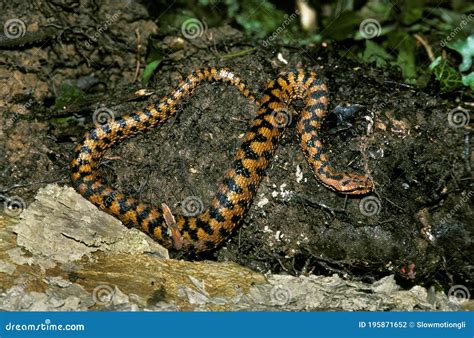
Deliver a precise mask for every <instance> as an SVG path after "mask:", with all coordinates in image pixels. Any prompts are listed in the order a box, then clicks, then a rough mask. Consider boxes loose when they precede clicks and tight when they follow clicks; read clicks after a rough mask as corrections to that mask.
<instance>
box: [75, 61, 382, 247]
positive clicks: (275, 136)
mask: <svg viewBox="0 0 474 338" xmlns="http://www.w3.org/2000/svg"><path fill="white" fill-rule="evenodd" d="M204 81H210V82H212V81H223V82H227V83H229V84H231V85H233V86H234V87H236V88H237V90H238V91H239V92H240V93H242V94H243V95H244V96H246V97H247V98H249V99H250V100H253V101H254V102H256V103H257V105H258V107H259V110H258V114H257V116H256V117H255V119H254V120H253V122H252V125H251V127H250V129H249V130H248V132H247V133H246V135H245V137H244V141H243V143H242V144H241V146H240V148H239V149H238V150H237V152H236V154H235V158H234V160H233V162H232V164H231V166H230V169H229V170H228V171H227V172H226V173H225V176H224V179H223V181H222V182H221V184H220V185H219V188H218V191H217V193H216V195H215V197H214V198H213V199H212V201H211V205H210V206H209V207H208V208H207V209H205V210H204V211H203V212H202V213H201V214H199V215H197V216H195V217H187V216H183V215H176V217H173V215H172V214H171V212H170V210H169V208H168V207H167V206H166V205H165V204H162V206H161V207H158V206H151V205H147V204H145V203H142V202H139V201H137V200H135V199H133V198H130V197H127V196H125V195H124V194H122V193H120V192H118V191H117V190H115V189H114V188H112V187H110V186H108V185H107V184H105V183H104V180H103V179H102V178H101V177H100V176H99V174H98V173H97V170H98V162H99V160H100V158H101V157H102V156H103V155H104V153H105V151H106V150H107V149H109V148H110V147H111V146H112V145H114V144H117V143H119V142H121V141H123V140H125V139H128V138H130V137H132V136H134V135H136V134H138V133H142V132H144V131H146V130H149V129H151V128H153V127H155V126H157V125H161V124H163V123H164V122H165V121H166V120H168V119H169V118H170V117H172V116H173V115H174V114H175V113H176V110H177V104H178V103H179V102H180V101H181V100H182V99H183V98H185V97H187V96H189V95H190V94H191V92H192V91H193V90H194V89H195V88H196V87H197V86H198V85H199V84H200V83H201V82H204ZM296 99H299V100H302V101H303V102H304V103H305V106H304V108H303V109H302V110H301V112H300V113H299V120H298V122H297V130H298V132H299V134H300V136H301V148H302V149H303V152H304V154H305V157H306V159H307V161H308V163H309V164H310V166H311V168H312V170H313V173H314V175H315V177H316V178H317V179H318V181H320V182H321V183H322V184H324V185H325V186H326V187H328V188H330V189H332V190H335V191H337V192H341V193H345V194H365V193H368V192H369V191H371V189H372V187H373V184H372V181H371V180H370V179H369V178H368V177H366V176H362V175H358V174H355V173H346V172H336V171H335V170H334V169H333V168H331V166H330V165H329V159H328V157H327V156H326V155H325V154H324V153H323V150H322V143H321V140H320V139H319V137H318V131H319V129H320V127H321V123H322V121H323V119H324V118H325V116H326V111H327V107H328V103H329V98H328V89H327V86H326V84H325V83H324V82H323V81H322V80H321V79H320V78H319V77H318V76H317V75H316V73H315V72H313V71H304V70H301V69H298V70H294V71H290V72H287V73H284V74H281V75H279V76H278V77H277V79H276V80H274V81H270V82H269V83H268V85H267V87H266V89H265V91H264V93H263V95H262V97H261V98H260V99H256V97H255V96H254V95H253V94H251V93H250V91H249V90H248V89H247V86H246V85H245V84H244V82H243V81H242V80H241V78H240V77H238V76H237V75H236V74H234V73H233V72H232V71H230V70H229V69H225V68H222V69H216V68H206V69H197V70H195V71H194V72H192V73H191V74H190V75H189V76H188V77H187V78H186V79H185V80H184V81H182V82H181V83H180V84H179V85H178V87H177V88H176V89H175V90H174V91H173V92H172V93H171V95H170V96H168V97H164V98H163V99H162V100H161V101H160V102H159V104H157V105H155V104H151V105H149V106H148V107H146V108H145V109H143V110H142V111H138V112H135V113H133V114H131V115H127V116H124V117H122V118H120V119H118V120H114V121H109V122H108V123H106V124H104V125H100V126H97V127H96V128H95V129H92V130H91V131H89V132H88V133H86V135H85V137H84V140H83V141H82V143H79V144H78V145H77V146H76V148H75V152H74V158H73V160H72V162H71V168H70V169H71V179H72V183H73V185H74V187H75V189H76V190H77V191H78V192H79V193H80V194H81V195H82V196H84V197H85V198H86V199H88V200H89V201H91V202H92V203H93V204H95V205H96V206H98V207H99V208H100V209H102V210H104V211H105V212H107V213H109V214H111V215H113V216H116V217H117V218H118V219H120V220H121V221H122V222H123V223H124V224H125V225H127V226H134V227H136V228H138V229H141V230H142V231H144V232H145V233H147V234H149V235H150V236H151V237H152V238H154V239H155V240H157V241H158V242H159V243H161V244H162V245H164V246H165V247H167V248H174V249H180V250H183V251H192V252H202V251H208V250H212V249H214V248H216V247H218V246H219V245H220V244H221V243H223V242H224V241H225V240H226V239H227V238H229V237H230V236H231V234H232V233H233V231H234V230H235V229H236V228H237V227H238V226H239V225H240V224H241V222H242V220H243V218H244V216H245V214H246V212H247V211H248V209H249V207H250V204H251V202H252V199H253V197H254V195H255V193H256V192H257V189H258V186H259V184H260V181H261V180H262V178H263V177H264V175H265V170H266V169H267V167H268V165H269V164H270V161H271V160H272V157H273V155H274V153H275V150H276V147H277V145H278V142H279V138H280V135H281V134H282V132H283V130H284V127H285V125H286V124H285V123H282V119H285V117H288V116H289V115H287V114H288V112H289V109H290V108H289V107H290V106H289V105H290V103H291V102H292V101H293V100H296Z"/></svg>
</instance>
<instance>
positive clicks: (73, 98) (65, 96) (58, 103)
mask: <svg viewBox="0 0 474 338" xmlns="http://www.w3.org/2000/svg"><path fill="white" fill-rule="evenodd" d="M83 100H84V92H83V91H82V90H81V89H79V88H77V87H74V86H71V85H69V84H66V83H62V84H61V86H60V87H59V96H58V97H56V100H55V102H54V106H55V107H56V108H57V109H65V108H66V107H68V106H70V105H72V104H74V103H80V102H82V101H83Z"/></svg>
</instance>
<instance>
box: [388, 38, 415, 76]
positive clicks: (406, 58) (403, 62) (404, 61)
mask: <svg viewBox="0 0 474 338" xmlns="http://www.w3.org/2000/svg"><path fill="white" fill-rule="evenodd" d="M399 37H400V40H399V42H398V44H397V46H396V47H397V49H398V55H397V61H395V62H392V64H394V65H396V66H398V67H399V68H400V70H401V71H402V75H403V78H404V79H405V81H407V82H408V83H415V82H416V81H415V79H416V62H415V61H416V58H415V49H416V42H415V39H414V38H413V37H412V36H411V35H409V34H407V33H402V34H400V35H399Z"/></svg>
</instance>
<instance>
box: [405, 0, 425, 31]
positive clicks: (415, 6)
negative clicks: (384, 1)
mask: <svg viewBox="0 0 474 338" xmlns="http://www.w3.org/2000/svg"><path fill="white" fill-rule="evenodd" d="M423 5H424V0H405V1H404V2H403V5H402V6H403V7H402V8H403V10H402V13H401V21H402V23H403V24H405V25H407V26H409V25H411V24H413V23H415V22H416V21H418V20H419V19H421V17H422V15H423V9H424V8H423Z"/></svg>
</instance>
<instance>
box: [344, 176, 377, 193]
mask: <svg viewBox="0 0 474 338" xmlns="http://www.w3.org/2000/svg"><path fill="white" fill-rule="evenodd" d="M335 188H336V191H338V192H340V193H342V194H347V195H364V194H368V193H369V192H371V191H372V189H373V188H374V184H373V182H372V180H371V179H370V178H369V177H367V176H363V175H358V174H354V173H345V174H344V178H343V179H342V180H340V181H339V182H338V184H337V186H335Z"/></svg>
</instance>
